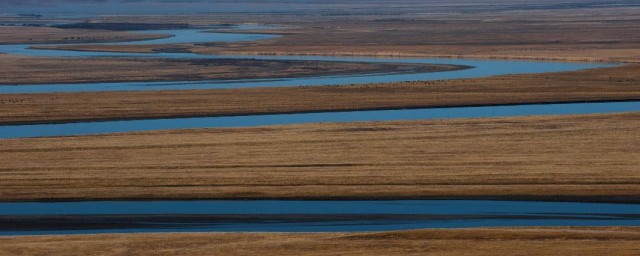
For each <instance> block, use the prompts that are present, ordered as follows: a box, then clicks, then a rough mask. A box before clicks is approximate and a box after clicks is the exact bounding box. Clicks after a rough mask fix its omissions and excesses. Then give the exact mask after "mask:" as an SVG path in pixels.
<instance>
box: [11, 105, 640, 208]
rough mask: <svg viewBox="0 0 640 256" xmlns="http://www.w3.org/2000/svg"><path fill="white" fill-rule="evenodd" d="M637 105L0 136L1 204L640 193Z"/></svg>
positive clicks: (631, 197) (600, 197)
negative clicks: (541, 113)
mask: <svg viewBox="0 0 640 256" xmlns="http://www.w3.org/2000/svg"><path fill="white" fill-rule="evenodd" d="M638 152H640V114H638V113H627V114H609V115H585V116H551V117H518V118H499V119H457V120H433V121H396V122H356V123H327V124H306V125H287V126H270V127H255V128H237V129H194V130H172V131H156V132H142V133H123V134H110V135H101V136H81V137H59V138H37V139H13V140H0V162H1V163H2V166H1V167H0V200H2V201H21V200H22V201H24V200H94V199H97V200H106V199H117V200H124V199H132V200H150V199H249V198H250V199H268V198H291V199H312V198H313V199H347V198H354V199H372V198H378V199H388V198H484V199H537V200H574V201H607V202H640V172H639V171H640V169H638V166H640V157H638V156H639V155H638Z"/></svg>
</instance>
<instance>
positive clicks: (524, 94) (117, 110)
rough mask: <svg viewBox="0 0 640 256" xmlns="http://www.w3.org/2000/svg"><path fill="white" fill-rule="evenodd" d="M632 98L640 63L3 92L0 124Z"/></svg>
mask: <svg viewBox="0 0 640 256" xmlns="http://www.w3.org/2000/svg"><path fill="white" fill-rule="evenodd" d="M160 64H162V65H166V64H163V63H159V64H158V65H160ZM144 65H147V66H148V65H149V64H146V63H145V64H144ZM318 65H321V64H318ZM334 68H335V67H334ZM443 68H446V66H445V67H443ZM164 69H168V67H166V66H165V68H164ZM203 69H204V70H206V69H207V67H203ZM628 100H640V65H635V64H634V65H627V66H621V67H614V68H602V69H593V70H583V71H576V72H563V73H547V74H530V75H509V76H498V77H490V78H482V79H462V80H451V81H431V82H429V81H425V82H400V83H382V84H363V85H346V86H313V87H289V88H250V89H225V90H196V91H138V92H95V93H56V94H17V95H0V107H1V108H2V111H0V124H17V123H47V122H71V121H86V120H113V119H143V118H163V117H165V118H167V117H190V116H225V115H249V114H273V113H294V112H317V111H341V110H364V109H400V108H420V107H451V106H479V105H501V104H522V103H560V102H583V101H628Z"/></svg>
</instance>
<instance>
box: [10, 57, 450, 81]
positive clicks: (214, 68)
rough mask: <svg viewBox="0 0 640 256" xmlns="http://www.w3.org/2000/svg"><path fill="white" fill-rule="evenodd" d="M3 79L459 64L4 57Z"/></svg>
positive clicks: (161, 77)
mask: <svg viewBox="0 0 640 256" xmlns="http://www.w3.org/2000/svg"><path fill="white" fill-rule="evenodd" d="M0 66H1V67H2V69H0V84H41V83H83V82H85V83H96V82H121V81H193V80H208V79H243V78H277V77H301V76H318V75H336V74H358V73H376V72H382V73H384V72H406V73H411V72H435V71H448V70H455V69H458V68H460V67H458V66H454V65H420V64H419V65H411V64H382V63H380V64H378V63H358V62H351V63H350V62H328V61H287V60H282V61H281V60H256V59H215V60H189V59H154V58H39V57H22V56H13V55H6V56H2V57H0Z"/></svg>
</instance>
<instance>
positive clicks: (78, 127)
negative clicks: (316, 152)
mask: <svg viewBox="0 0 640 256" xmlns="http://www.w3.org/2000/svg"><path fill="white" fill-rule="evenodd" d="M632 111H640V102H635V101H634V102H603V103H572V104H531V105H510V106H489V107H453V108H431V109H402V110H372V111H347V112H324V113H303V114H278V115H253V116H225V117H200V118H174V119H150V120H129V121H106V122H82V123H66V124H36V125H4V126H1V125H0V139H11V138H28V137H48V136H69V135H89V134H101V133H114V132H134V131H150V130H170V129H192V128H221V127H251V126H264V125H284V124H304V123H323V122H355V121H391V120H426V119H447V118H484V117H509V116H527V115H562V114H595V113H617V112H632Z"/></svg>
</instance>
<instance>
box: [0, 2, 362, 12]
mask: <svg viewBox="0 0 640 256" xmlns="http://www.w3.org/2000/svg"><path fill="white" fill-rule="evenodd" d="M354 1H360V2H364V3H366V2H367V1H362V0H340V1H320V0H262V1H260V0H253V1H251V0H235V1H234V0H182V1H179V0H0V12H2V13H43V14H47V13H76V14H96V13H99V14H109V13H112V14H135V13H143V14H144V13H149V14H154V13H197V12H230V11H231V12H261V11H291V10H297V9H304V8H312V7H313V8H318V7H322V6H323V5H326V6H328V5H329V4H331V3H336V2H354ZM332 7H335V6H332Z"/></svg>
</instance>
